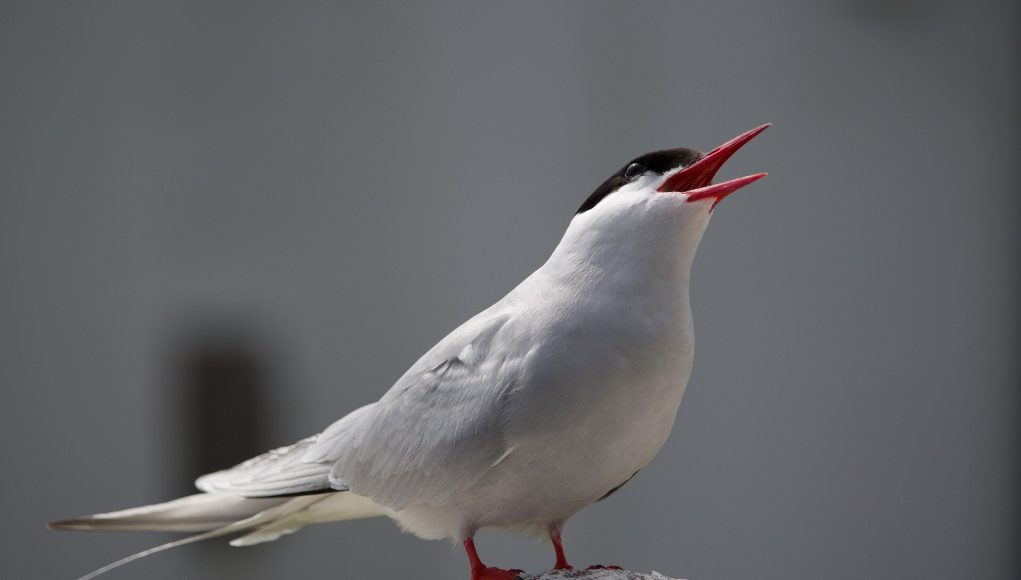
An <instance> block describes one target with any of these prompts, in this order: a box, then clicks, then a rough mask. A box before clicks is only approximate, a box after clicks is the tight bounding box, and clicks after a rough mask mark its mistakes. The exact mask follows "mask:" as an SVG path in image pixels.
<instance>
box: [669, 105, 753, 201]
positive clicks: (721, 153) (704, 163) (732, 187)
mask: <svg viewBox="0 0 1021 580" xmlns="http://www.w3.org/2000/svg"><path fill="white" fill-rule="evenodd" d="M768 127H769V123H767V124H765V125H762V126H761V127H756V128H754V129H752V130H751V131H746V132H744V133H741V134H740V135H738V136H737V137H734V138H733V139H731V140H730V141H727V142H726V143H724V144H723V145H720V146H719V147H717V148H716V149H713V150H712V151H710V152H709V153H706V155H705V157H703V158H702V159H699V160H698V161H696V162H695V163H692V164H691V165H689V166H688V167H685V168H684V169H682V170H681V171H678V172H677V173H675V174H673V175H671V176H670V178H669V179H667V180H666V181H664V182H663V185H661V186H660V187H659V191H661V192H675V193H687V194H688V201H697V200H699V199H706V198H708V197H715V198H716V202H715V203H713V207H716V204H717V203H719V202H720V200H721V199H723V198H724V197H726V196H727V195H729V194H731V193H733V192H734V191H736V190H738V189H739V188H741V187H744V186H745V185H748V184H749V183H751V182H753V181H755V180H757V179H760V178H762V177H764V176H765V175H766V174H765V173H759V174H756V175H749V176H748V177H742V178H739V179H734V180H731V181H727V182H724V183H720V184H717V185H712V186H711V185H709V184H710V183H712V181H713V177H715V176H716V172H717V171H719V170H720V168H721V167H723V164H724V163H725V162H726V161H727V159H730V156H731V155H733V154H734V153H736V152H737V150H738V149H740V148H741V147H742V146H743V145H744V144H745V143H747V142H749V141H751V140H752V138H753V137H755V136H756V135H758V134H759V133H761V132H763V131H765V130H766V129H767V128H768ZM714 188H715V189H714Z"/></svg>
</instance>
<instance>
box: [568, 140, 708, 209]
mask: <svg viewBox="0 0 1021 580" xmlns="http://www.w3.org/2000/svg"><path fill="white" fill-rule="evenodd" d="M702 157H704V154H703V153H701V152H700V151H695V150H694V149H685V148H683V147H682V148H680V149H663V150H662V151H653V152H652V153H646V154H645V155H642V156H641V157H636V158H635V159H632V160H631V161H628V162H627V163H626V164H625V165H624V167H621V168H620V170H619V171H617V172H616V173H614V174H613V175H611V176H610V178H609V179H607V180H606V181H604V182H603V184H602V185H600V186H599V187H597V188H596V190H595V191H593V192H592V195H590V196H588V199H586V200H585V203H583V204H581V207H580V208H578V212H577V213H585V212H587V211H588V210H590V209H592V208H594V207H596V205H597V204H598V203H599V202H600V201H602V200H603V198H604V197H606V196H608V195H610V194H611V193H613V192H615V191H617V190H618V189H620V188H621V187H622V186H624V185H626V184H628V183H630V182H632V181H634V180H635V179H636V178H637V177H638V176H639V175H643V174H645V173H649V172H652V173H656V174H659V175H663V174H664V173H667V172H668V171H671V170H673V169H677V168H678V167H687V166H689V165H691V164H692V163H694V162H696V161H698V160H699V159H701V158H702ZM575 215H577V214H575Z"/></svg>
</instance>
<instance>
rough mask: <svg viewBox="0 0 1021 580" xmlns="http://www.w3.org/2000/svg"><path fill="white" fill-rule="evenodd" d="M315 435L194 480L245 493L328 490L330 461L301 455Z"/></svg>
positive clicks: (202, 486) (206, 487) (211, 489)
mask: <svg viewBox="0 0 1021 580" xmlns="http://www.w3.org/2000/svg"><path fill="white" fill-rule="evenodd" d="M316 437H318V436H315V437H309V438H307V439H302V440H301V441H299V442H297V443H295V444H294V445H290V446H287V447H281V448H279V449H274V450H272V451H269V452H266V453H263V454H262V455H259V456H258V457H254V458H252V459H249V460H248V461H245V462H244V463H241V464H240V465H236V466H234V467H232V468H230V469H225V470H223V471H217V472H216V473H210V474H207V475H203V476H202V477H200V478H198V479H197V480H196V481H195V486H196V487H198V488H199V489H200V490H202V491H205V492H227V493H234V494H237V495H242V496H245V497H274V496H288V495H300V494H306V493H317V492H320V491H325V490H329V489H331V488H330V479H329V475H330V465H329V464H323V463H315V462H306V461H302V455H304V453H305V451H306V450H307V449H308V448H309V446H310V445H312V444H313V443H314V442H315V439H316Z"/></svg>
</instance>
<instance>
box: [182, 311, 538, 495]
mask: <svg viewBox="0 0 1021 580" xmlns="http://www.w3.org/2000/svg"><path fill="white" fill-rule="evenodd" d="M509 319H510V315H509V314H507V313H499V312H497V313H494V312H491V311H486V312H483V313H482V314H480V315H478V316H476V317H475V318H472V319H471V320H469V321H468V322H466V323H465V324H463V325H462V326H461V327H459V328H458V329H457V330H455V331H454V332H452V333H451V334H450V335H448V336H447V337H446V338H444V339H443V340H442V341H440V342H439V343H438V344H437V345H436V346H434V347H433V348H432V349H431V350H430V351H429V352H428V353H426V354H425V355H424V356H423V357H422V358H421V359H419V361H418V362H417V363H416V364H415V365H414V366H412V368H411V369H410V370H409V371H408V372H407V373H405V374H404V376H402V377H401V378H400V379H399V380H398V381H397V383H396V384H394V386H393V387H392V388H391V389H390V390H389V391H388V392H387V393H386V395H384V396H383V398H382V399H381V400H380V401H379V402H377V403H373V404H371V405H366V406H364V407H362V408H360V409H358V410H356V411H354V412H352V413H350V414H348V415H347V416H345V417H344V418H343V419H340V420H339V421H337V422H336V423H334V424H332V425H330V427H328V428H327V429H326V430H325V431H323V432H322V433H320V434H318V435H314V436H312V437H308V438H306V439H303V440H301V441H299V442H297V443H295V444H294V445H290V446H287V447H281V448H279V449H274V450H273V451H269V452H267V453H264V454H262V455H259V456H258V457H255V458H252V459H249V460H248V461H245V462H244V463H241V464H240V465H237V466H235V467H232V468H230V469H226V470H223V471H218V472H216V473H211V474H208V475H204V476H202V477H200V478H199V479H198V480H197V481H196V482H195V484H196V486H197V487H198V488H199V489H200V490H202V491H206V492H213V491H218V492H228V493H236V494H238V495H243V496H246V497H275V496H289V495H301V494H308V493H318V492H322V491H340V490H348V489H350V490H352V491H354V492H355V493H357V494H359V495H364V496H367V497H370V498H372V499H373V500H375V501H376V502H378V503H380V504H382V505H386V506H388V507H391V508H394V509H400V508H401V507H404V506H405V505H407V504H408V503H409V502H411V501H426V502H428V501H435V500H437V499H440V498H441V496H444V495H450V494H454V493H457V491H458V490H460V489H463V488H464V487H465V486H469V485H471V484H472V483H474V482H475V481H477V480H478V479H479V478H481V477H482V476H483V475H485V473H486V471H487V470H488V469H489V468H490V467H491V466H492V465H493V464H495V463H496V462H498V461H499V459H500V458H502V457H503V456H505V454H506V451H507V444H506V442H505V440H504V438H503V429H502V424H501V411H502V408H503V403H504V397H505V396H506V393H507V392H508V390H509V389H510V388H511V387H512V386H513V385H514V383H515V380H516V376H517V369H519V368H520V363H521V356H520V355H519V357H518V358H513V357H507V356H505V355H503V354H499V353H493V352H492V351H491V349H490V346H491V344H492V342H493V339H494V337H496V336H497V335H498V334H499V333H500V331H501V330H502V329H503V328H504V326H505V325H506V323H507V322H508V320H509ZM523 350H527V348H525V349H516V348H511V349H506V352H518V353H522V355H523V352H522V351H523Z"/></svg>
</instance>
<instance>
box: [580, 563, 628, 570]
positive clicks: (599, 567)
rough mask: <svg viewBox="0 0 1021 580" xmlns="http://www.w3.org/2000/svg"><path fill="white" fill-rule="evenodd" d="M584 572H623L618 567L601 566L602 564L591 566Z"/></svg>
mask: <svg viewBox="0 0 1021 580" xmlns="http://www.w3.org/2000/svg"><path fill="white" fill-rule="evenodd" d="M585 569H586V570H623V568H621V567H620V566H603V565H602V564H592V565H591V566H589V567H588V568H585Z"/></svg>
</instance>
